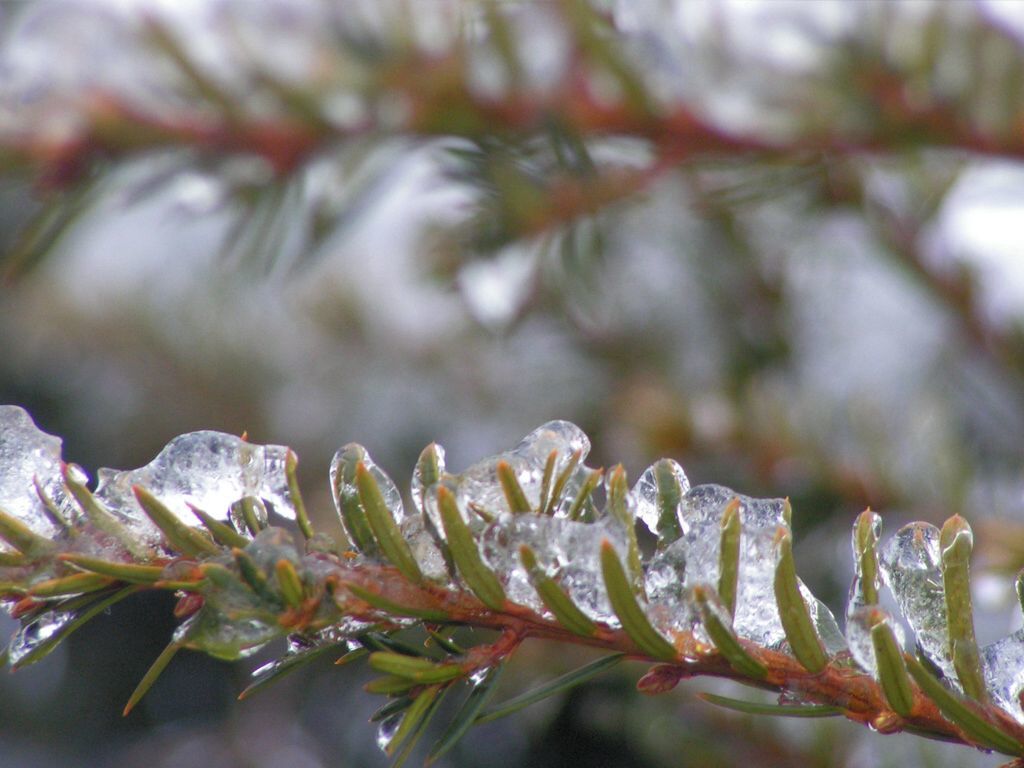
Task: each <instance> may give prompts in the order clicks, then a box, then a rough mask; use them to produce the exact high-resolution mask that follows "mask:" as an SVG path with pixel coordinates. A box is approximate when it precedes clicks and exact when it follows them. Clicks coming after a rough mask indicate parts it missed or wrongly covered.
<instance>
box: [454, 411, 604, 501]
mask: <svg viewBox="0 0 1024 768" xmlns="http://www.w3.org/2000/svg"><path fill="white" fill-rule="evenodd" d="M552 453H554V455H555V465H554V472H553V476H555V477H557V476H558V475H559V474H560V473H561V472H562V471H563V470H565V469H566V468H567V467H569V465H570V462H572V461H573V457H574V455H576V454H578V455H579V458H578V459H577V461H578V463H579V465H580V466H579V467H577V471H578V472H579V471H580V467H581V466H582V462H583V460H584V459H586V457H587V454H588V453H590V439H589V438H588V437H587V436H586V434H584V432H583V430H582V429H580V428H579V427H577V426H576V425H575V424H572V423H571V422H568V421H549V422H547V423H546V424H543V425H541V426H540V427H538V428H537V429H535V430H533V432H531V433H530V434H528V435H527V436H526V437H524V438H523V439H522V440H521V441H520V442H519V445H517V446H516V447H515V448H513V449H512V450H510V451H506V452H504V453H499V454H498V455H496V456H491V457H489V458H486V459H484V460H483V461H479V462H477V463H476V464H474V465H472V466H471V467H469V469H467V470H466V471H465V472H463V473H462V474H461V475H459V489H458V498H459V501H460V504H459V507H460V509H461V508H463V504H466V505H469V504H472V505H474V506H475V507H477V508H479V509H480V510H481V511H482V512H483V513H485V514H487V515H490V516H492V517H493V516H497V515H499V514H501V513H502V512H508V511H509V508H508V501H507V500H506V499H505V494H504V492H503V490H502V487H501V482H500V481H499V480H498V473H497V468H498V463H499V462H500V461H506V462H508V464H509V466H510V467H511V468H512V471H513V472H515V475H516V479H517V480H518V481H519V485H520V486H522V489H523V492H524V493H525V494H526V499H527V500H528V501H529V502H530V505H531V507H533V508H534V509H536V508H537V506H538V505H539V504H540V501H541V493H542V490H543V484H544V468H545V466H546V464H547V461H548V457H549V456H551V455H552ZM569 501H571V499H569ZM567 508H568V504H563V505H561V506H560V507H559V508H557V509H556V510H555V514H556V515H558V514H559V512H562V513H564V512H565V511H566V509H567Z"/></svg>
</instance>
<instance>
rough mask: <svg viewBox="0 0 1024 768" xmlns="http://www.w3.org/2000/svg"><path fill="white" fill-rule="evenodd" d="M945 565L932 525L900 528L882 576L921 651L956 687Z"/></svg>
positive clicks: (883, 554)
mask: <svg viewBox="0 0 1024 768" xmlns="http://www.w3.org/2000/svg"><path fill="white" fill-rule="evenodd" d="M941 563H942V560H941V555H940V552H939V529H938V528H936V527H935V526H934V525H931V524H930V523H910V524H909V525H905V526H903V527H902V528H900V530H899V531H897V532H896V535H895V536H893V537H892V538H891V539H889V541H888V542H886V544H885V547H883V549H882V552H881V557H880V565H881V569H882V576H883V578H884V579H885V582H886V584H888V586H889V589H890V590H891V591H892V594H893V597H895V598H896V604H897V605H898V606H899V609H900V613H902V614H903V616H904V618H906V620H907V623H908V624H910V628H911V629H912V630H913V631H914V636H915V637H916V639H917V644H918V646H919V647H920V648H921V651H922V652H923V653H924V654H925V655H926V656H927V657H928V658H929V659H930V660H931V661H932V662H934V663H935V664H936V665H937V666H938V667H939V669H941V670H942V672H943V674H945V675H946V677H947V679H949V681H950V682H951V683H952V684H953V685H959V683H958V682H957V676H956V672H955V670H954V668H953V662H952V660H951V659H950V654H949V625H948V623H947V621H946V593H945V590H944V589H943V586H942V567H941Z"/></svg>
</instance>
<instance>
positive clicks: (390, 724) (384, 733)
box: [377, 712, 405, 752]
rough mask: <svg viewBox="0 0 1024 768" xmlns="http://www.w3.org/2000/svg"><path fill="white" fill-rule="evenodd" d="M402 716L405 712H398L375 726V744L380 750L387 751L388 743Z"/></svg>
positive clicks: (395, 731) (400, 723)
mask: <svg viewBox="0 0 1024 768" xmlns="http://www.w3.org/2000/svg"><path fill="white" fill-rule="evenodd" d="M404 718H405V713H404V712H399V713H398V714H397V715H391V716H390V717H386V718H384V719H383V720H381V721H380V725H378V726H377V746H378V747H380V749H381V751H382V752H387V749H388V744H390V743H391V740H392V739H393V738H394V737H395V734H396V733H397V732H398V729H399V727H400V726H401V725H402V720H403V719H404Z"/></svg>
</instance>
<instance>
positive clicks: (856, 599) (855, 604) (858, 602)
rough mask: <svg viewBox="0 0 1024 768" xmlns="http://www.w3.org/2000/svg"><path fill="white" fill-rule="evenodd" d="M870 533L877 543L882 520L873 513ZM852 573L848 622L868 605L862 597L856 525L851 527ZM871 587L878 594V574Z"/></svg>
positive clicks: (879, 580)
mask: <svg viewBox="0 0 1024 768" xmlns="http://www.w3.org/2000/svg"><path fill="white" fill-rule="evenodd" d="M871 531H872V538H873V539H874V540H875V541H876V542H877V541H878V539H879V537H880V536H881V533H882V518H881V516H880V515H878V514H876V513H874V512H872V513H871ZM853 573H854V576H853V584H852V585H851V586H850V599H849V601H848V602H847V604H846V616H847V620H848V621H849V617H850V615H851V614H852V613H853V612H854V611H856V610H859V609H860V608H863V607H865V606H866V605H868V601H867V598H866V597H864V574H863V573H861V567H860V552H859V551H858V550H857V525H856V524H854V526H853ZM872 586H873V587H874V589H875V594H878V592H879V590H881V589H882V580H881V574H880V573H876V574H875V577H874V582H873V584H872Z"/></svg>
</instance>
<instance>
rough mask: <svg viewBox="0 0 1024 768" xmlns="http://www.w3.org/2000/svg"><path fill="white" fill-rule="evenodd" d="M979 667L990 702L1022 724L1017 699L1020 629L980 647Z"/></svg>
mask: <svg viewBox="0 0 1024 768" xmlns="http://www.w3.org/2000/svg"><path fill="white" fill-rule="evenodd" d="M981 664H982V669H983V671H984V675H985V688H986V689H988V692H989V694H990V695H991V696H992V700H993V701H994V702H995V703H996V704H997V705H998V706H1000V707H1002V708H1003V709H1004V710H1006V711H1007V712H1008V713H1009V714H1010V715H1011V716H1012V717H1013V718H1014V719H1015V720H1016V721H1017V722H1018V723H1024V709H1021V700H1020V695H1021V693H1022V692H1024V629H1018V630H1017V631H1016V632H1014V633H1013V634H1012V635H1009V636H1007V637H1004V638H1003V639H1002V640H997V641H996V642H994V643H992V644H991V645H986V646H985V647H984V648H982V649H981Z"/></svg>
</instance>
